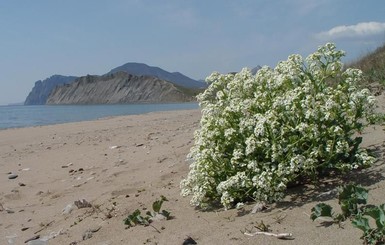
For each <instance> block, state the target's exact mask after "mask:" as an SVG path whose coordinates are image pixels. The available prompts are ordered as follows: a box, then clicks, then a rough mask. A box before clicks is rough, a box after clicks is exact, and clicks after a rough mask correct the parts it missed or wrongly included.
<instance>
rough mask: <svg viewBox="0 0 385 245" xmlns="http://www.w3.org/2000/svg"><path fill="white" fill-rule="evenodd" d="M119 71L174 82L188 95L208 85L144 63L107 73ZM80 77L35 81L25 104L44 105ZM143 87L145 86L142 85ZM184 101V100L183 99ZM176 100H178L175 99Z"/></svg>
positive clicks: (130, 64) (60, 77) (128, 65)
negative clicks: (56, 91)
mask: <svg viewBox="0 0 385 245" xmlns="http://www.w3.org/2000/svg"><path fill="white" fill-rule="evenodd" d="M117 72H126V73H128V74H132V75H135V76H152V77H156V78H158V79H160V80H164V81H168V82H170V83H172V84H173V85H174V86H175V87H176V88H177V89H178V90H179V91H181V92H183V93H184V94H185V95H186V96H187V97H192V96H196V95H197V94H198V93H200V92H201V91H203V89H204V88H206V87H207V84H206V83H205V82H202V81H196V80H194V79H191V78H189V77H187V76H185V75H183V74H182V73H179V72H172V73H171V72H168V71H165V70H163V69H161V68H159V67H153V66H148V65H146V64H142V63H126V64H124V65H122V66H119V67H116V68H114V69H112V70H111V71H110V72H108V73H107V74H106V75H111V74H115V73H117ZM77 78H78V77H75V76H61V75H53V76H51V77H50V78H47V79H45V80H43V81H41V80H39V81H37V82H35V86H34V87H33V88H32V91H31V92H30V93H29V95H28V96H27V98H26V100H25V102H24V104H25V105H44V104H46V103H47V99H48V97H49V95H50V94H51V92H52V91H53V90H54V89H55V88H56V86H60V85H63V84H70V83H72V82H73V81H74V80H75V79H77ZM142 88H143V87H142ZM183 101H184V100H183ZM175 102H176V101H175Z"/></svg>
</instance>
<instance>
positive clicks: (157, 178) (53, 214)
mask: <svg viewBox="0 0 385 245" xmlns="http://www.w3.org/2000/svg"><path fill="white" fill-rule="evenodd" d="M200 116H201V115H200V111H199V110H186V111H170V112H157V113H149V114H144V115H132V116H122V117H113V118H106V119H100V120H95V121H89V122H77V123H66V124H59V125H51V126H41V127H31V128H20V129H7V130H1V131H0V157H1V158H0V244H8V239H9V240H10V241H13V242H14V243H13V244H25V243H24V242H25V241H27V240H28V239H30V238H33V237H35V236H38V235H39V236H40V238H42V239H44V238H50V240H49V241H48V244H81V245H86V244H93V245H94V244H99V245H102V244H104V245H110V244H182V243H183V242H184V240H185V239H186V238H188V237H191V238H192V239H194V240H195V241H196V242H197V244H221V245H223V244H285V245H286V244H362V241H361V240H360V236H361V231H360V230H358V229H356V228H353V227H352V226H351V224H350V222H349V221H347V222H345V224H344V225H343V228H340V227H339V226H338V225H330V226H324V225H323V224H322V222H320V221H314V222H313V221H312V220H310V218H309V215H310V213H311V208H312V207H314V205H316V204H317V203H318V202H320V201H324V202H326V203H329V204H331V205H332V206H334V207H335V208H336V211H337V212H339V206H338V201H337V195H336V194H331V195H327V194H325V193H327V192H328V191H330V190H335V188H336V187H338V186H339V185H340V184H342V183H344V182H348V181H356V182H359V183H362V184H363V185H364V186H366V187H367V188H369V190H370V192H369V203H372V204H381V203H383V202H384V196H385V180H384V164H383V161H384V158H383V154H382V152H383V150H384V141H385V135H384V131H383V130H382V129H383V127H380V126H377V127H371V128H370V129H369V130H368V131H367V132H365V133H364V134H363V137H364V139H365V140H364V146H367V147H370V148H373V149H376V152H377V154H378V162H377V163H376V165H375V166H373V167H371V168H370V169H367V170H363V171H359V172H354V173H352V174H349V175H346V176H343V177H342V178H339V179H335V180H324V181H321V182H320V183H318V184H317V185H316V186H311V185H306V186H298V187H294V188H290V189H289V190H288V192H287V196H286V198H285V200H284V201H282V202H279V203H277V204H272V205H270V206H268V208H267V209H266V210H264V211H262V212H259V213H255V214H252V213H250V211H251V210H252V208H253V207H254V204H253V203H250V204H247V205H246V206H245V207H244V209H243V210H236V209H232V210H223V209H219V210H211V211H200V210H197V209H195V208H194V207H192V206H190V204H189V201H190V200H189V198H188V197H187V198H184V197H181V196H180V188H179V183H180V181H181V180H182V179H183V178H184V177H185V176H186V175H187V173H188V171H189V166H188V163H187V162H186V155H187V154H188V152H189V149H190V147H191V146H192V145H193V141H194V139H193V134H194V131H195V130H196V129H197V128H198V127H199V120H200ZM10 173H13V174H16V175H17V177H16V178H15V179H9V178H8V177H9V174H10ZM333 193H334V192H333ZM161 195H163V196H165V197H167V199H168V201H167V202H164V203H163V206H162V209H165V210H167V211H170V212H171V215H172V217H173V218H172V219H170V220H163V221H154V222H153V223H152V224H151V226H142V225H137V226H135V227H131V228H129V229H126V226H125V225H124V223H123V220H124V219H125V218H126V217H127V215H128V214H130V213H132V212H133V211H135V210H136V209H139V210H141V211H142V213H145V212H146V211H147V210H151V209H152V208H151V207H152V203H153V202H154V201H155V200H157V199H159V198H160V196H161ZM83 199H84V200H86V202H87V203H89V204H90V205H91V207H84V208H78V207H76V206H75V205H74V202H75V201H78V200H83ZM66 207H67V210H66V211H67V213H65V214H63V210H65V208H66ZM70 207H71V208H70ZM69 211H71V212H69ZM261 222H263V223H264V224H265V225H268V226H269V227H270V229H271V231H272V232H274V233H292V234H293V238H294V239H293V240H279V239H277V238H275V237H270V236H264V235H258V236H254V237H250V236H246V235H244V234H243V232H244V231H246V230H252V231H256V229H255V228H254V227H255V226H258V225H259V224H261ZM7 237H8V239H7ZM83 238H84V239H85V240H83Z"/></svg>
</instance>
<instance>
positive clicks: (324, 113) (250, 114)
mask: <svg viewBox="0 0 385 245" xmlns="http://www.w3.org/2000/svg"><path fill="white" fill-rule="evenodd" d="M343 55H344V52H342V51H338V50H336V48H335V45H334V44H331V43H328V44H326V45H325V46H322V47H320V48H319V49H318V50H317V52H315V53H313V54H311V55H309V56H308V57H307V58H306V59H303V58H302V57H301V56H299V55H292V56H290V57H289V58H288V60H287V61H283V62H280V63H279V64H278V65H277V67H276V68H275V69H271V68H269V67H263V68H262V69H260V70H259V71H258V72H257V74H256V75H252V74H251V72H250V71H249V70H248V69H243V70H242V71H241V72H239V73H237V74H226V75H221V74H219V73H213V74H211V76H209V77H208V78H207V81H208V82H209V83H210V86H209V87H208V88H207V89H206V91H205V92H204V93H202V94H200V95H199V96H198V100H199V102H200V106H201V108H202V119H201V127H200V129H199V130H198V131H197V132H196V134H195V144H194V146H193V147H192V149H191V152H190V154H189V157H190V158H192V159H193V163H191V165H190V172H189V174H188V176H187V177H186V178H185V179H184V180H182V182H181V189H182V195H183V196H187V195H191V196H192V199H191V204H193V205H196V206H204V205H207V204H211V203H215V202H220V203H221V204H222V205H223V206H224V207H225V208H230V207H232V206H233V205H234V204H236V203H238V202H244V201H247V200H250V199H253V200H259V201H275V200H279V199H280V198H282V197H283V192H284V191H285V189H286V187H287V185H288V184H289V183H290V182H293V181H296V180H297V179H298V178H299V177H306V176H311V177H315V176H317V175H318V174H319V173H321V172H327V171H328V170H329V169H340V170H351V169H356V168H358V167H363V166H368V165H370V164H372V163H373V162H374V158H373V157H371V156H369V155H368V154H367V153H366V151H365V150H363V149H360V148H359V144H360V142H361V140H360V138H353V135H354V133H356V132H360V131H362V129H363V128H364V127H365V126H366V124H367V122H368V120H367V119H368V118H369V117H370V116H372V114H373V113H374V108H375V103H376V101H375V98H374V97H373V96H372V95H370V93H369V91H368V90H367V89H363V90H361V89H359V88H358V86H357V83H358V82H359V81H360V80H361V77H362V72H361V71H360V70H357V69H347V70H343V68H342V67H343V65H342V63H341V61H340V60H341V58H342V57H343Z"/></svg>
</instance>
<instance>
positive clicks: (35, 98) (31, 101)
mask: <svg viewBox="0 0 385 245" xmlns="http://www.w3.org/2000/svg"><path fill="white" fill-rule="evenodd" d="M76 78H77V77H73V76H61V75H53V76H51V77H50V78H47V79H45V80H43V81H41V80H39V81H37V82H35V86H34V87H33V88H32V91H31V92H30V93H29V94H28V96H27V98H26V99H25V102H24V105H44V104H45V103H46V101H47V98H48V96H49V94H50V93H51V92H52V90H53V89H54V88H55V87H56V86H57V85H62V84H68V83H71V82H72V81H74V80H75V79H76Z"/></svg>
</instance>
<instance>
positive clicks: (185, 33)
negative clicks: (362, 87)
mask: <svg viewBox="0 0 385 245" xmlns="http://www.w3.org/2000/svg"><path fill="white" fill-rule="evenodd" d="M384 11H385V0H366V1H363V0H237V1H234V0H151V1H150V0H112V1H111V0H109V1H108V0H65V1H60V0H34V1H31V0H0V105H1V104H7V103H12V102H22V101H24V100H25V98H26V96H27V95H28V93H29V91H30V90H31V89H32V87H33V86H34V83H35V81H37V80H43V79H45V78H47V77H50V76H51V75H54V74H60V75H75V76H82V75H87V74H96V75H101V74H104V73H106V72H108V71H109V70H111V69H112V68H115V67H117V66H120V65H122V64H124V63H127V62H141V63H146V64H148V65H151V66H158V67H160V68H162V69H165V70H167V71H170V72H173V71H179V72H181V73H183V74H185V75H187V76H189V77H191V78H194V79H203V78H205V77H206V76H208V75H209V74H210V73H211V72H212V71H219V72H221V73H227V72H231V71H239V70H240V69H241V68H243V67H250V68H252V67H255V66H257V65H268V66H271V67H274V66H275V65H276V64H277V62H279V61H280V60H285V59H286V58H287V56H288V55H290V54H293V53H298V54H301V55H304V56H306V55H308V54H309V53H311V52H313V51H315V50H316V48H317V47H318V46H319V45H321V44H324V43H326V42H328V41H333V42H335V43H336V45H337V47H338V48H339V49H343V50H345V51H346V52H347V57H346V61H350V60H354V59H356V58H357V57H359V56H362V55H364V54H365V53H367V52H368V51H372V50H374V49H375V48H376V47H378V46H381V45H382V44H383V43H384V42H385V15H384Z"/></svg>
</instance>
